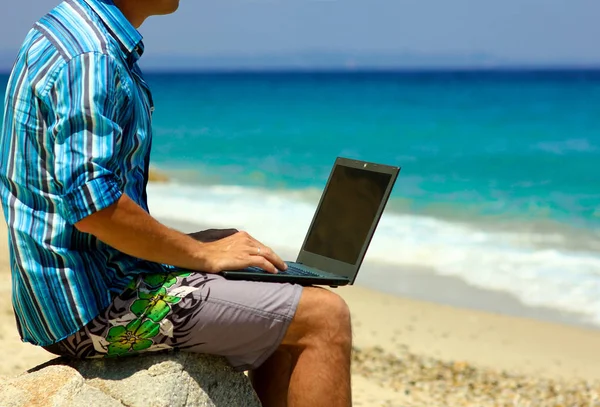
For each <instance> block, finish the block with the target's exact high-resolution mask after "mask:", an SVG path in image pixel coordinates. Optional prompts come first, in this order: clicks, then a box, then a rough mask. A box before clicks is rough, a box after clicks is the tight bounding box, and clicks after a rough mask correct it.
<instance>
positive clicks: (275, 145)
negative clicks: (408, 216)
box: [148, 72, 600, 229]
mask: <svg viewBox="0 0 600 407" xmlns="http://www.w3.org/2000/svg"><path fill="white" fill-rule="evenodd" d="M148 81H149V82H150V84H151V86H152V88H153V90H154V93H155V99H156V102H157V110H156V112H155V116H154V117H155V121H154V124H155V132H156V143H155V149H154V155H153V159H154V163H155V164H156V165H157V166H159V167H164V168H167V169H168V168H179V169H182V170H191V171H192V172H193V173H195V174H196V175H197V177H198V179H200V178H202V179H204V180H205V181H207V182H211V183H223V184H238V185H247V186H261V187H266V188H271V189H281V188H285V189H299V188H306V187H317V188H320V187H322V186H323V184H324V181H325V179H326V176H327V174H328V172H329V169H330V166H331V163H332V161H333V159H334V157H336V156H338V155H344V156H349V157H353V158H360V159H364V160H370V161H380V162H384V163H389V164H393V165H400V166H402V175H401V181H400V183H399V184H398V187H397V188H396V189H395V191H394V196H395V197H396V198H397V200H396V201H395V202H394V203H393V204H392V205H391V208H394V209H396V210H398V211H404V212H411V213H415V212H416V213H434V214H435V213H443V215H444V216H456V217H465V216H468V217H472V216H482V217H486V216H487V217H492V216H494V217H495V216H499V217H501V218H503V219H519V220H522V219H525V220H557V221H561V222H565V223H568V224H571V225H577V226H580V227H583V228H596V229H597V228H600V209H599V208H600V188H599V186H600V171H598V170H597V167H598V164H599V162H600V161H599V160H600V73H599V72H577V73H563V74H560V73H553V74H548V73H546V74H543V75H542V74H538V75H535V74H525V73H512V74H510V73H504V74H485V73H471V74H451V73H430V74H328V75H325V74H321V75H316V74H312V75H311V74H287V75H286V74H279V75H274V74H260V75H247V74H246V75H243V74H239V75H178V76H174V75H149V76H148Z"/></svg>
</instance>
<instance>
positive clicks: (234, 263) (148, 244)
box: [75, 195, 286, 273]
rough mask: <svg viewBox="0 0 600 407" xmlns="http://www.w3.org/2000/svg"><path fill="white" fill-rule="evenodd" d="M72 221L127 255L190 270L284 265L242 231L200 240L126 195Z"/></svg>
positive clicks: (283, 268)
mask: <svg viewBox="0 0 600 407" xmlns="http://www.w3.org/2000/svg"><path fill="white" fill-rule="evenodd" d="M75 227H76V228H77V229H78V230H79V231H81V232H84V233H90V234H92V235H94V236H96V237H97V238H98V239H100V240H101V241H103V242H104V243H106V244H108V245H110V246H112V247H114V248H115V249H117V250H119V251H122V252H123V253H127V254H129V255H131V256H135V257H138V258H142V259H145V260H149V261H153V262H157V263H164V264H171V265H174V266H177V267H183V268H187V269H191V270H198V271H206V272H210V273H218V272H220V271H223V270H235V269H240V268H245V267H249V266H257V267H261V268H263V269H265V270H267V271H270V272H276V268H278V269H280V270H285V269H286V266H285V264H284V263H283V261H282V260H281V259H280V258H279V256H277V255H276V254H275V253H273V251H272V250H271V249H270V248H268V247H266V246H264V245H263V244H261V243H260V242H258V241H257V240H256V239H254V238H253V237H251V236H250V235H248V234H247V233H245V232H237V233H234V234H232V235H230V236H228V237H225V238H223V239H219V240H217V241H214V242H209V243H202V242H199V241H197V240H195V239H194V238H192V237H191V236H188V235H185V234H183V233H181V232H178V231H176V230H173V229H171V228H169V227H167V226H165V225H163V224H161V223H160V222H158V221H157V220H156V219H154V218H153V217H152V216H150V215H149V214H148V213H147V212H145V211H144V210H143V209H142V208H141V207H140V206H139V205H138V204H136V203H135V202H134V201H133V200H131V198H129V197H128V196H127V195H122V196H121V198H119V199H118V200H117V202H115V203H114V204H113V205H111V206H108V207H107V208H104V209H102V210H100V211H98V212H95V213H93V214H91V215H89V216H87V217H85V218H83V219H82V220H80V221H79V222H77V223H75ZM258 248H260V253H259V251H258Z"/></svg>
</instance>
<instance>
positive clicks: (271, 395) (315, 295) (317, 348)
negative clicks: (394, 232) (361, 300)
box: [252, 288, 352, 407]
mask: <svg viewBox="0 0 600 407" xmlns="http://www.w3.org/2000/svg"><path fill="white" fill-rule="evenodd" d="M351 351H352V333H351V327H350V312H349V310H348V306H347V305H346V303H345V302H344V300H342V299H341V298H340V297H339V296H338V295H336V294H334V293H332V292H330V291H327V290H323V289H319V288H305V289H304V290H303V292H302V296H301V298H300V303H299V304H298V308H297V310H296V314H295V316H294V319H293V320H292V322H291V324H290V326H289V328H288V331H287V334H286V336H285V338H284V339H283V342H282V346H281V347H280V349H279V350H278V351H277V352H276V353H275V354H274V355H273V356H271V358H270V359H268V360H267V361H266V362H265V364H264V365H263V366H261V367H260V368H259V369H257V370H256V371H255V372H253V373H252V379H253V383H254V385H255V388H256V390H257V393H258V394H259V397H260V398H261V401H262V403H263V405H264V406H265V407H271V406H286V405H287V406H289V407H302V406H327V407H338V406H339V407H349V406H351V405H352V402H351V388H350V358H351ZM288 380H289V382H288V383H289V387H288V386H286V382H287V381H288ZM286 396H287V404H286V403H285V399H286Z"/></svg>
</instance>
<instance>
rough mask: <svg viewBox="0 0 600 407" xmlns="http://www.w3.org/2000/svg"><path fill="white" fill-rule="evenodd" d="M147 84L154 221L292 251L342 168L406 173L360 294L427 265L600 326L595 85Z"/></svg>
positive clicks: (329, 77) (599, 99)
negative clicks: (225, 232) (377, 267)
mask: <svg viewBox="0 0 600 407" xmlns="http://www.w3.org/2000/svg"><path fill="white" fill-rule="evenodd" d="M6 80H7V78H6V77H2V76H0V88H4V87H5V84H6ZM147 80H148V82H149V83H150V85H151V87H152V89H153V92H154V99H155V103H156V111H155V114H154V131H155V138H154V145H153V153H152V162H153V165H154V166H155V167H157V168H158V169H159V170H162V171H163V172H165V173H167V174H168V175H169V176H170V178H171V179H172V182H171V183H169V184H162V185H161V184H155V185H150V186H149V199H150V209H151V212H152V213H153V214H154V215H156V216H158V217H161V218H165V219H166V218H171V219H173V220H178V221H183V222H188V223H198V224H205V225H206V224H209V225H211V226H216V227H218V226H224V227H238V228H241V229H242V228H243V229H246V230H248V231H250V232H251V233H252V234H254V235H255V236H256V237H257V238H259V239H261V240H263V241H265V242H267V243H268V244H270V245H272V246H274V247H276V248H281V249H287V250H297V249H298V248H299V246H300V245H301V243H302V240H303V237H304V233H305V231H306V229H307V227H308V224H309V223H310V220H311V218H312V215H313V213H314V208H315V204H316V202H317V200H318V197H319V195H320V192H321V189H322V187H323V186H324V185H325V182H326V179H327V175H328V174H329V170H330V168H331V164H332V163H333V161H334V159H335V157H336V156H347V157H352V158H359V159H363V160H367V161H376V162H382V163H386V164H391V165H398V166H401V167H402V171H401V174H400V177H399V178H398V181H397V184H396V186H395V189H394V192H393V197H392V200H391V201H390V203H389V205H388V208H387V211H386V213H385V214H384V217H383V219H382V221H381V223H380V226H379V227H378V230H377V233H376V235H375V238H374V240H373V243H372V245H371V247H370V248H369V252H368V254H367V259H366V262H365V270H364V271H361V274H360V275H359V280H358V281H359V282H363V283H368V282H369V279H370V278H372V277H371V276H372V275H373V274H370V272H369V270H368V269H369V265H373V264H376V263H377V262H385V263H388V264H392V265H397V266H398V267H412V266H419V267H424V268H427V269H430V270H433V271H434V272H435V273H438V274H440V275H451V276H455V277H458V278H461V279H463V280H465V281H467V282H468V283H469V284H472V285H474V286H477V287H482V288H486V289H493V290H498V291H504V292H508V293H511V294H512V295H514V296H516V297H517V298H519V299H520V300H521V301H522V302H523V303H525V304H529V305H533V306H547V307H552V308H557V309H561V310H568V311H575V312H580V313H583V314H585V315H586V316H587V317H588V318H589V320H590V321H591V322H596V323H600V296H598V293H599V292H600V171H599V170H598V167H599V165H600V71H569V72H558V71H553V72H549V71H547V72H517V71H514V72H462V73H461V72H421V73H406V72H405V73H327V74H325V73H320V74H315V73H312V74H311V73H297V74H283V73H280V74H276V73H254V74H250V73H245V74H242V73H239V74H148V75H147ZM388 277H389V278H388V279H387V280H388V281H387V283H388V284H387V285H388V287H387V289H388V290H390V291H392V292H394V290H395V288H394V287H396V291H398V292H400V291H401V290H400V289H399V287H400V286H401V284H402V281H401V280H400V279H394V276H388Z"/></svg>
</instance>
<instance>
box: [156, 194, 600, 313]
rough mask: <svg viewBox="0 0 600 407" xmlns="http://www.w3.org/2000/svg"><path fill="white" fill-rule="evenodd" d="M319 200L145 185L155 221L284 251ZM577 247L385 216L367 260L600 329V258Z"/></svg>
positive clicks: (558, 234)
mask: <svg viewBox="0 0 600 407" xmlns="http://www.w3.org/2000/svg"><path fill="white" fill-rule="evenodd" d="M319 196H320V191H316V190H297V191H280V192H273V191H267V190H261V189H255V188H246V187H238V186H218V185H217V186H215V185H213V186H193V185H177V184H152V183H151V184H150V185H149V186H148V197H149V204H150V209H151V212H152V214H153V215H154V216H155V217H158V218H163V219H172V220H175V221H177V222H180V223H185V224H197V225H207V226H209V227H236V228H238V229H243V230H247V231H248V232H250V233H251V234H252V235H253V236H255V237H256V238H257V239H259V240H261V241H263V242H265V243H266V244H268V245H270V246H272V247H274V248H276V249H277V250H281V251H286V252H289V251H295V252H297V251H298V249H299V248H300V246H301V245H302V242H303V240H304V236H305V233H306V231H307V229H308V227H309V225H310V222H311V220H312V217H313V214H314V211H315V208H316V204H317V202H318V199H319ZM563 243H564V244H563ZM573 246H574V245H573V242H572V239H570V237H569V236H566V235H565V234H564V233H563V232H562V231H560V230H556V231H545V232H543V233H542V232H539V231H535V232H532V231H527V230H524V231H514V230H513V231H511V230H498V231H494V230H493V229H490V228H489V227H478V226H477V224H463V223H457V222H453V221H449V220H444V219H440V218H434V217H428V216H417V215H413V214H398V213H393V212H391V211H386V213H384V215H383V217H382V219H381V222H380V224H379V226H378V229H377V232H376V233H375V236H374V238H373V242H372V243H371V246H370V248H369V251H368V253H367V258H366V261H372V262H383V263H387V264H391V265H397V266H402V267H406V266H419V267H425V268H428V269H431V270H434V271H435V272H436V273H438V274H440V275H446V276H454V277H458V278H461V279H463V280H464V281H466V282H468V283H469V284H471V285H473V286H476V287H480V288H484V289H491V290H497V291H503V292H508V293H511V294H513V295H514V296H516V297H517V298H519V300H520V301H521V302H523V303H524V304H527V305H530V306H540V307H549V308H553V309H559V310H564V311H570V312H576V313H581V314H584V315H586V316H587V317H588V318H589V322H592V323H596V324H600V296H598V293H599V292H600V253H599V252H598V251H593V250H587V249H585V250H581V249H576V248H575V247H573ZM389 278H393V276H389Z"/></svg>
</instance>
